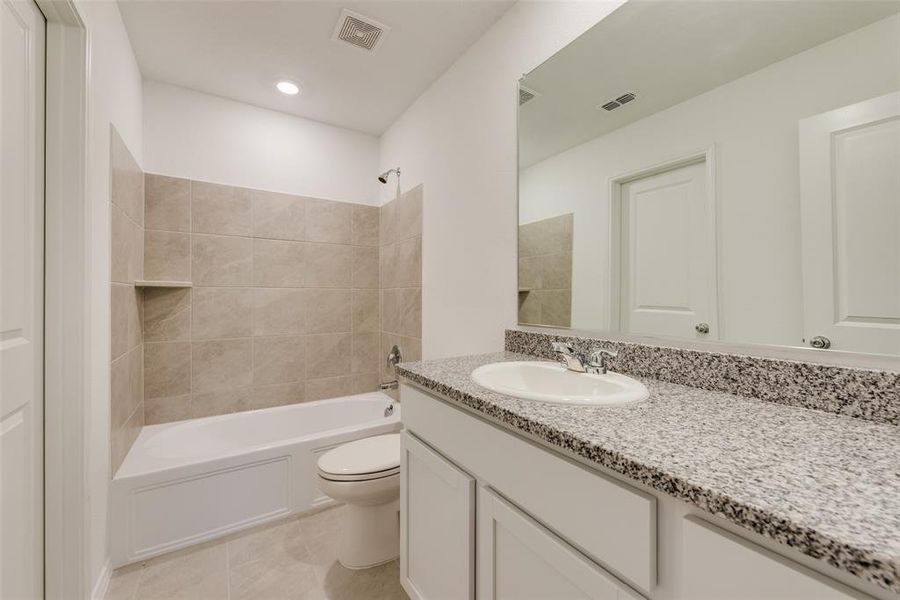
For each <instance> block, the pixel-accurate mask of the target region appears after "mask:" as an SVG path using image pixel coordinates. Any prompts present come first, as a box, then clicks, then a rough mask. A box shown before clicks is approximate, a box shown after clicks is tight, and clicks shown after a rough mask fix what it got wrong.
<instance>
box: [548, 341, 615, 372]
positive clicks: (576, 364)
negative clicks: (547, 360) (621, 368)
mask: <svg viewBox="0 0 900 600" xmlns="http://www.w3.org/2000/svg"><path fill="white" fill-rule="evenodd" d="M551 349H552V350H553V352H554V353H555V354H556V355H557V358H558V359H559V361H560V362H561V363H562V364H563V366H565V367H566V368H567V369H568V370H570V371H574V372H576V373H591V374H594V375H605V374H606V372H607V368H606V358H607V357H608V356H613V357H614V356H618V354H619V353H618V352H615V351H614V350H606V349H604V348H594V349H593V350H591V352H590V353H589V354H587V355H585V354H582V353H580V352H577V351H576V350H575V347H574V346H572V344H566V343H564V342H553V345H552V346H551Z"/></svg>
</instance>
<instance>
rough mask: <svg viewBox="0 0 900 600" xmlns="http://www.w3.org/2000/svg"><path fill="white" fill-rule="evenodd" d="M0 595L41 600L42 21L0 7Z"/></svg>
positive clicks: (18, 4) (33, 12)
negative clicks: (0, 148)
mask: <svg viewBox="0 0 900 600" xmlns="http://www.w3.org/2000/svg"><path fill="white" fill-rule="evenodd" d="M0 3H2V6H0V65H2V66H0V69H2V71H0V140H2V142H0V143H2V164H0V236H2V240H0V376H2V381H0V393H2V396H0V409H2V414H0V513H2V514H0V525H2V527H0V529H2V532H3V533H2V536H0V537H2V545H0V597H2V598H3V599H4V600H7V599H8V600H19V599H31V598H41V597H42V596H43V581H44V566H43V555H44V548H43V519H44V503H43V344H42V342H43V333H44V332H43V286H44V257H43V249H44V185H43V181H44V40H45V21H44V17H43V15H42V14H41V13H40V11H39V10H38V8H37V6H36V5H35V4H34V2H32V0H0Z"/></svg>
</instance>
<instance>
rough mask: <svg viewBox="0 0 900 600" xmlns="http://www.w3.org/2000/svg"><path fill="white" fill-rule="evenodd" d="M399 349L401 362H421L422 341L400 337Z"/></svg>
mask: <svg viewBox="0 0 900 600" xmlns="http://www.w3.org/2000/svg"><path fill="white" fill-rule="evenodd" d="M400 348H401V349H402V351H403V360H405V361H407V362H411V361H417V360H422V340H420V339H419V338H411V337H403V336H401V337H400Z"/></svg>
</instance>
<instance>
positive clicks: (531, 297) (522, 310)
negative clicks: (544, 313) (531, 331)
mask: <svg viewBox="0 0 900 600" xmlns="http://www.w3.org/2000/svg"><path fill="white" fill-rule="evenodd" d="M540 322H541V297H540V292H539V291H538V290H532V291H530V292H525V293H520V294H519V323H531V324H540Z"/></svg>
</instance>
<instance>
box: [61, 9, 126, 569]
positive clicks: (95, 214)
mask: <svg viewBox="0 0 900 600" xmlns="http://www.w3.org/2000/svg"><path fill="white" fill-rule="evenodd" d="M77 6H78V10H79V12H80V13H81V15H82V18H83V19H84V21H85V25H86V26H87V30H88V43H89V45H90V67H89V71H90V81H89V84H88V94H89V109H88V110H89V118H90V124H89V125H90V130H89V134H88V135H89V140H88V161H89V168H90V171H89V173H88V194H89V202H90V207H89V209H90V217H89V220H88V222H89V226H90V234H89V236H88V239H90V248H89V249H88V252H89V259H88V268H89V277H90V290H91V291H90V294H91V296H90V300H89V306H90V329H89V335H90V357H89V361H90V367H89V368H90V378H89V389H90V395H89V402H90V407H89V414H88V417H87V418H88V423H87V424H86V425H87V443H88V448H87V453H88V456H87V460H88V469H89V473H88V474H87V489H88V494H89V496H88V498H87V504H88V511H89V514H88V515H86V519H87V526H86V527H85V531H86V532H87V534H88V540H87V542H88V546H89V547H88V548H87V553H88V555H87V563H88V565H87V568H88V581H89V582H91V584H92V585H93V583H94V582H96V581H97V579H98V578H99V577H100V575H101V573H102V570H103V568H104V565H105V564H106V560H107V558H108V556H109V553H108V544H107V503H108V493H109V480H110V474H109V444H110V441H109V352H110V349H109V322H110V314H109V260H110V233H111V229H110V222H109V219H110V189H109V181H110V169H109V140H110V124H112V125H114V126H115V127H116V129H117V130H118V131H119V133H120V134H121V136H122V139H123V140H124V141H125V144H126V145H127V146H128V148H129V149H130V150H131V152H132V153H133V154H134V156H135V158H136V159H137V160H138V162H140V161H141V130H142V126H141V103H142V92H141V73H140V71H139V69H138V66H137V62H136V61H135V58H134V53H133V52H132V49H131V43H130V42H129V41H128V35H127V33H126V31H125V25H124V24H123V23H122V18H121V16H120V14H119V7H118V4H116V3H115V2H110V1H104V2H87V1H83V0H82V1H79V2H78V3H77Z"/></svg>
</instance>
